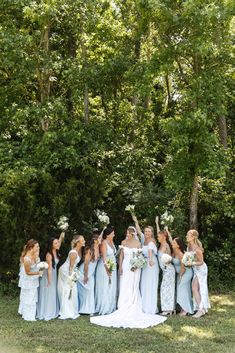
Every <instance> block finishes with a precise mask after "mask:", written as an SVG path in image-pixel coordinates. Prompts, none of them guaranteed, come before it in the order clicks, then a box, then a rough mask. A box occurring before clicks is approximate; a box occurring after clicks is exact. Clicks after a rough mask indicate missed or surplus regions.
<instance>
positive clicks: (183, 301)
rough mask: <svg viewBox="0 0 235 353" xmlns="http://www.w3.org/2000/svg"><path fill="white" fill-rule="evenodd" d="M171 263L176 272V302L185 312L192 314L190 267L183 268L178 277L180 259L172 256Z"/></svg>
mask: <svg viewBox="0 0 235 353" xmlns="http://www.w3.org/2000/svg"><path fill="white" fill-rule="evenodd" d="M172 261H173V264H174V266H175V270H176V273H177V287H176V302H177V303H178V304H179V305H180V307H181V308H182V309H183V310H184V311H185V312H186V313H190V314H193V300H192V278H193V270H192V268H191V267H190V268H189V267H186V268H185V272H184V274H183V276H182V278H181V279H180V275H179V274H180V268H181V261H180V260H179V259H177V258H176V257H173V260H172Z"/></svg>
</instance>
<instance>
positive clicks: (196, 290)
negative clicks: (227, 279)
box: [19, 216, 210, 327]
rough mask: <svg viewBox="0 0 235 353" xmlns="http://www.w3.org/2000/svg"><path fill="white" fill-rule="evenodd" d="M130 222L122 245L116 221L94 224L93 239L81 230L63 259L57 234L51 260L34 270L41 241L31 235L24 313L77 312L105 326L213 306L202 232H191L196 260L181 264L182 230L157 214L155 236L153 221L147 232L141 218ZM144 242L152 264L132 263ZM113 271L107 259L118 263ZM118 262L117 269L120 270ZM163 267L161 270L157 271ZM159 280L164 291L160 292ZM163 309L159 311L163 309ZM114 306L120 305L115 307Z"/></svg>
mask: <svg viewBox="0 0 235 353" xmlns="http://www.w3.org/2000/svg"><path fill="white" fill-rule="evenodd" d="M133 221H134V223H135V227H132V226H131V227H128V229H127V232H126V237H125V239H124V240H123V242H122V244H121V246H120V247H119V249H118V250H117V249H116V247H115V244H114V241H113V238H114V236H115V232H114V228H113V227H112V226H107V227H106V228H105V229H104V230H103V231H102V232H101V234H99V232H98V231H95V232H94V233H93V234H92V236H91V239H90V240H89V241H87V242H86V241H85V239H84V237H83V236H82V235H76V236H74V238H73V240H72V242H71V250H70V251H69V253H68V257H67V259H66V261H65V262H64V263H63V264H62V266H60V268H59V271H58V278H57V265H58V263H59V253H58V251H59V248H60V246H61V243H62V240H63V237H64V233H62V234H61V235H60V238H59V239H56V238H52V239H50V241H49V242H48V246H47V249H46V251H45V253H44V255H43V258H42V260H44V261H46V262H47V264H48V269H47V270H44V271H43V272H41V271H38V270H37V263H38V261H39V244H38V242H37V241H36V240H33V239H31V240H29V241H28V243H27V244H26V245H25V247H24V250H23V252H22V255H21V267H20V280H19V286H20V287H21V294H20V305H19V313H20V314H21V315H22V317H23V318H24V319H25V320H30V321H34V320H36V319H37V318H38V319H40V320H51V319H54V318H57V317H58V318H59V319H76V318H77V317H78V316H79V315H80V314H87V315H90V316H93V315H94V314H98V315H100V316H99V317H91V319H90V321H91V322H92V323H94V324H98V325H102V326H115V327H148V326H153V325H156V324H159V323H161V322H163V321H164V320H165V319H166V318H165V316H167V315H171V314H173V313H174V312H175V309H176V304H178V305H179V307H180V312H179V314H180V315H181V316H185V315H188V314H194V315H193V316H194V317H196V318H197V317H201V316H203V315H204V314H205V313H206V312H207V311H208V308H209V307H210V303H209V298H208V288H207V266H206V264H205V262H204V259H203V248H202V245H201V242H200V241H199V239H198V232H197V231H196V230H190V231H189V232H188V233H187V237H186V239H187V243H188V251H191V252H193V253H194V254H195V262H194V263H193V266H192V267H185V266H184V265H183V264H182V258H183V254H184V244H183V241H182V240H181V239H180V238H178V237H177V238H175V239H174V240H173V241H172V240H171V236H170V233H169V231H168V229H167V228H166V229H164V230H162V231H161V230H160V229H159V225H158V222H157V230H158V236H157V238H158V242H159V246H158V247H157V244H156V240H155V239H154V234H153V228H152V227H150V226H147V227H145V229H144V233H142V231H141V229H140V227H139V224H138V220H137V218H136V217H135V216H133ZM140 248H142V252H143V254H144V256H145V258H146V260H147V265H146V266H145V267H144V268H142V270H137V271H135V272H133V271H131V270H130V258H131V257H132V255H133V253H134V252H136V251H138V249H140ZM164 254H168V255H171V256H172V261H171V262H170V263H167V264H166V263H165V262H164V261H162V259H163V255H164ZM117 258H118V266H114V268H113V269H112V271H110V267H109V265H108V263H109V261H110V260H111V261H112V262H113V263H114V264H116V263H117ZM77 268H78V269H79V279H78V281H77V282H76V283H75V282H72V286H71V281H69V276H70V275H71V274H72V273H73V272H74V270H76V269H77ZM117 269H118V271H117ZM160 272H161V275H160ZM159 278H161V283H160V298H158V292H159V282H160V281H159ZM159 304H160V307H161V315H162V316H159V315H156V313H158V312H159V311H160V308H159V307H158V305H159ZM116 309H117V310H116Z"/></svg>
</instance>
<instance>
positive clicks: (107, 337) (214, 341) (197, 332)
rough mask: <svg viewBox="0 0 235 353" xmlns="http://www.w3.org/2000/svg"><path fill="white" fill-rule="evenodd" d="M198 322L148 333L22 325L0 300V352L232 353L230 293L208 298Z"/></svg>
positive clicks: (178, 322)
mask: <svg viewBox="0 0 235 353" xmlns="http://www.w3.org/2000/svg"><path fill="white" fill-rule="evenodd" d="M211 302H212V309H211V311H210V312H209V314H208V315H206V316H205V317H203V318H202V319H198V320H197V319H193V318H191V317H186V318H181V317H179V316H172V317H170V318H169V319H168V320H167V321H166V322H165V323H164V324H162V325H159V326H156V327H153V328H149V329H144V330H141V329H135V330H133V329H132V330H130V329H125V330H124V329H112V328H102V327H98V326H94V325H91V324H90V323H89V318H88V317H85V316H82V317H80V318H78V319H77V320H75V321H73V320H66V321H60V320H53V321H51V322H42V321H40V322H39V321H37V322H34V323H29V322H25V321H23V320H22V319H21V318H20V316H19V315H18V314H17V306H18V301H17V300H16V299H8V298H6V297H0V353H21V352H22V353H23V352H24V353H50V352H51V353H80V352H81V353H84V352H86V353H117V352H122V353H153V352H154V353H156V352H161V353H235V294H227V295H218V294H216V295H212V296H211Z"/></svg>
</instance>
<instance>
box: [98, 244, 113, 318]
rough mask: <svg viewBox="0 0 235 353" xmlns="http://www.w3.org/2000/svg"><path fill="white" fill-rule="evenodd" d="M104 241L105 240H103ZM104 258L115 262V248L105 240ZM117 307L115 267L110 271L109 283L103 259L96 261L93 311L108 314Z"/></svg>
mask: <svg viewBox="0 0 235 353" xmlns="http://www.w3.org/2000/svg"><path fill="white" fill-rule="evenodd" d="M104 241H105V240H104ZM105 243H106V246H107V253H106V259H108V258H110V259H112V260H113V261H114V262H115V263H116V257H115V254H116V249H113V248H112V247H111V246H110V245H109V244H108V242H107V241H105ZM116 307H117V269H116V268H115V270H114V271H113V272H112V277H111V284H110V283H109V276H108V275H107V272H106V269H105V267H104V263H103V259H102V258H101V259H100V260H99V261H98V264H97V268H96V278H95V311H96V313H99V314H100V315H105V314H110V313H112V312H113V311H114V310H116Z"/></svg>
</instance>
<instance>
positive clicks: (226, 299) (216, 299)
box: [211, 295, 235, 306]
mask: <svg viewBox="0 0 235 353" xmlns="http://www.w3.org/2000/svg"><path fill="white" fill-rule="evenodd" d="M211 301H212V303H213V304H214V305H225V306H234V305H235V301H234V300H233V299H232V298H231V296H230V295H212V296H211Z"/></svg>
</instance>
